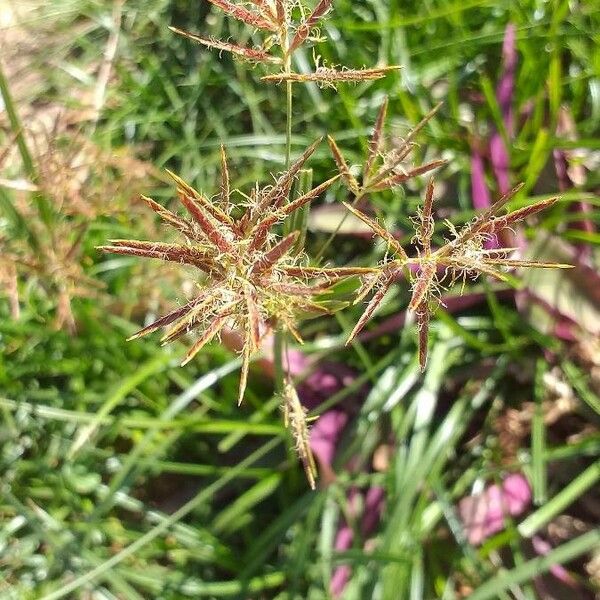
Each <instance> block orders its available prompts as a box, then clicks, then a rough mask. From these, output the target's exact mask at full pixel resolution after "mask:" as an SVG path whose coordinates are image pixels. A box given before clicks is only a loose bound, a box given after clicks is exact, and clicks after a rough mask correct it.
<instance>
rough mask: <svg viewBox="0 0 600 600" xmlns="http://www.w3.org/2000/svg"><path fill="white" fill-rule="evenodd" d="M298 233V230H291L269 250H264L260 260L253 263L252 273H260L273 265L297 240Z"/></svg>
mask: <svg viewBox="0 0 600 600" xmlns="http://www.w3.org/2000/svg"><path fill="white" fill-rule="evenodd" d="M299 235H300V232H299V231H292V233H289V234H288V235H286V236H285V237H284V238H283V239H282V240H281V241H280V242H278V243H277V244H275V246H273V248H271V250H269V251H268V252H266V253H265V254H264V256H263V257H262V258H261V259H260V260H258V261H257V262H255V263H254V266H253V268H252V271H253V272H254V273H262V272H263V271H265V270H267V269H269V268H271V267H273V266H274V265H275V263H276V262H277V261H278V260H279V259H280V258H282V257H283V256H285V255H286V254H287V253H288V252H289V251H290V249H291V248H292V246H293V245H294V244H295V243H296V241H297V240H298V237H299Z"/></svg>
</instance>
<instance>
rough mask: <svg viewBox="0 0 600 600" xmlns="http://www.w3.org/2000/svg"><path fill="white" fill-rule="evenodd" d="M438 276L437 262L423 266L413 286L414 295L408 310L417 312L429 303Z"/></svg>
mask: <svg viewBox="0 0 600 600" xmlns="http://www.w3.org/2000/svg"><path fill="white" fill-rule="evenodd" d="M435 275H436V264H435V262H426V263H424V264H422V265H421V270H420V272H419V274H418V275H417V278H416V280H415V283H414V286H413V293H412V297H411V299H410V303H409V304H408V310H411V311H413V312H414V311H416V310H417V309H418V308H419V307H420V306H421V305H422V304H423V303H424V302H427V298H428V296H429V294H430V293H431V286H432V284H433V279H434V277H435Z"/></svg>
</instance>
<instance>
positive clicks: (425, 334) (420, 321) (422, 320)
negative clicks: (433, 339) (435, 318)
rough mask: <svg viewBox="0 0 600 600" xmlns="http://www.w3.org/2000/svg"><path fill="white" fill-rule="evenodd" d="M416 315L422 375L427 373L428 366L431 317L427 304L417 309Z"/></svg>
mask: <svg viewBox="0 0 600 600" xmlns="http://www.w3.org/2000/svg"><path fill="white" fill-rule="evenodd" d="M416 314H417V328H418V330H419V368H420V369H421V373H422V372H423V371H425V367H426V366H427V354H428V343H429V319H430V317H431V313H430V312H429V306H428V305H427V303H426V302H424V303H423V304H421V305H420V306H418V307H417V309H416Z"/></svg>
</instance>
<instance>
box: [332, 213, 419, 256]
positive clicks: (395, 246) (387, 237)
mask: <svg viewBox="0 0 600 600" xmlns="http://www.w3.org/2000/svg"><path fill="white" fill-rule="evenodd" d="M342 204H343V205H344V206H345V207H346V208H347V209H348V210H349V211H350V212H351V213H352V214H353V215H354V216H355V217H357V218H359V219H360V220H361V221H362V222H363V223H365V225H368V226H369V227H370V228H371V229H372V230H373V232H374V233H375V234H376V235H378V236H379V237H380V238H382V239H383V240H384V241H385V242H386V243H387V245H388V246H389V247H390V248H391V249H392V250H393V251H394V253H395V254H397V255H398V256H399V257H400V259H401V260H406V259H408V256H407V254H406V252H405V251H404V248H403V247H402V244H400V242H399V241H398V240H397V239H396V238H395V237H394V236H393V235H392V234H391V233H389V232H388V231H387V230H386V229H385V228H384V227H382V226H381V225H379V223H377V222H376V221H374V220H373V219H371V218H370V217H368V216H367V215H365V213H363V212H361V211H360V210H358V209H357V208H354V207H353V206H351V205H350V204H348V203H347V202H342Z"/></svg>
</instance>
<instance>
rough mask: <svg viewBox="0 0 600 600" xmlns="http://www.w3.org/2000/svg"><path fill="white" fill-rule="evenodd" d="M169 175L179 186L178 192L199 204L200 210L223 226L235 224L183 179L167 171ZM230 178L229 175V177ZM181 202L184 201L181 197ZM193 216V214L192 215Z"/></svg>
mask: <svg viewBox="0 0 600 600" xmlns="http://www.w3.org/2000/svg"><path fill="white" fill-rule="evenodd" d="M166 172H167V174H168V175H169V177H171V179H173V181H175V183H176V184H177V190H178V192H179V193H180V195H182V196H187V197H188V198H190V199H191V200H192V202H194V203H196V204H199V205H200V209H201V210H204V211H206V212H207V213H208V214H209V215H210V216H211V217H213V219H215V220H216V221H218V222H219V223H222V224H227V225H231V224H232V223H233V221H232V219H231V217H230V216H229V215H228V214H227V213H225V212H224V211H223V210H221V209H220V208H219V207H218V206H217V205H216V204H214V203H213V202H211V201H210V200H209V199H208V198H206V197H205V196H203V195H202V194H200V193H199V192H198V191H197V190H195V189H194V188H193V187H192V186H191V185H188V184H187V183H186V182H185V181H183V179H181V177H179V176H177V175H175V173H173V172H172V171H169V169H166ZM227 177H228V175H227ZM180 201H182V199H181V197H180ZM192 216H193V214H192Z"/></svg>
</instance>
